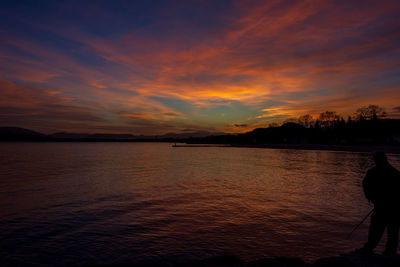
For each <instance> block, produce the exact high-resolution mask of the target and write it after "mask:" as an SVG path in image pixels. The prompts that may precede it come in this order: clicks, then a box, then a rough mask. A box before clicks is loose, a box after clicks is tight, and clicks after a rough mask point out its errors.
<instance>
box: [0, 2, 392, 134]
mask: <svg viewBox="0 0 400 267" xmlns="http://www.w3.org/2000/svg"><path fill="white" fill-rule="evenodd" d="M399 14H400V2H399V1H398V0H395V1H385V0H380V1H376V0H374V1H368V0H363V1H348V0H344V1H325V0H318V1H307V0H304V1H280V0H270V1H251V0H249V1H227V0H218V1H214V0H210V1H205V0H192V1H191V0H183V1H162V0H160V1H156V0H146V1H72V0H71V1H40V0H32V1H22V0H21V1H15V0H13V1H8V0H6V1H1V3H0V126H19V127H25V128H28V129H32V130H36V131H41V132H44V133H54V132H61V131H64V132H65V131H67V132H81V133H92V132H100V133H131V134H146V135H149V134H164V133H169V132H175V133H183V132H188V131H209V132H226V133H239V132H245V131H249V130H252V129H254V128H257V127H266V126H267V125H268V124H270V123H273V122H277V123H280V122H282V121H285V120H287V119H289V118H296V117H299V116H301V115H305V114H311V115H313V116H314V117H316V116H318V114H319V113H321V112H324V111H326V110H330V111H337V112H338V113H341V114H342V115H344V116H346V117H347V116H348V115H351V114H353V113H354V112H355V110H356V109H357V108H359V107H361V106H366V105H369V104H376V105H379V106H382V107H384V108H385V110H386V112H387V113H388V116H389V117H393V118H400V16H399Z"/></svg>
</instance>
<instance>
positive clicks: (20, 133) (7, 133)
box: [0, 127, 47, 141]
mask: <svg viewBox="0 0 400 267" xmlns="http://www.w3.org/2000/svg"><path fill="white" fill-rule="evenodd" d="M46 138H47V136H46V135H45V134H42V133H38V132H35V131H31V130H28V129H25V128H20V127H0V140H3V141H42V140H45V139H46Z"/></svg>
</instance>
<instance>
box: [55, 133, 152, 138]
mask: <svg viewBox="0 0 400 267" xmlns="http://www.w3.org/2000/svg"><path fill="white" fill-rule="evenodd" d="M49 137H51V138H54V139H107V140H108V139H146V138H154V137H150V136H143V135H139V136H138V135H132V134H100V133H97V134H85V133H66V132H60V133H54V134H51V135H49Z"/></svg>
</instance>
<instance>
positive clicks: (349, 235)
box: [347, 209, 375, 239]
mask: <svg viewBox="0 0 400 267" xmlns="http://www.w3.org/2000/svg"><path fill="white" fill-rule="evenodd" d="M374 210H375V209H372V210H371V211H370V212H369V213H368V214H367V215H366V216H365V217H364V219H362V221H361V222H360V223H359V224H357V225H356V227H354V228H353V230H352V231H351V232H350V233H349V234H348V235H347V239H349V238H350V237H351V235H352V234H353V233H354V231H355V230H357V228H358V227H360V225H361V224H363V222H365V220H366V219H367V218H368V217H369V215H371V214H372V213H373V212H374Z"/></svg>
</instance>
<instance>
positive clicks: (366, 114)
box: [355, 105, 386, 120]
mask: <svg viewBox="0 0 400 267" xmlns="http://www.w3.org/2000/svg"><path fill="white" fill-rule="evenodd" d="M385 116H386V112H385V110H384V109H383V108H382V107H380V106H378V105H369V106H368V107H367V106H363V107H361V108H358V109H357V111H356V113H355V117H356V118H357V119H358V120H364V119H365V120H372V119H378V118H382V117H385Z"/></svg>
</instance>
